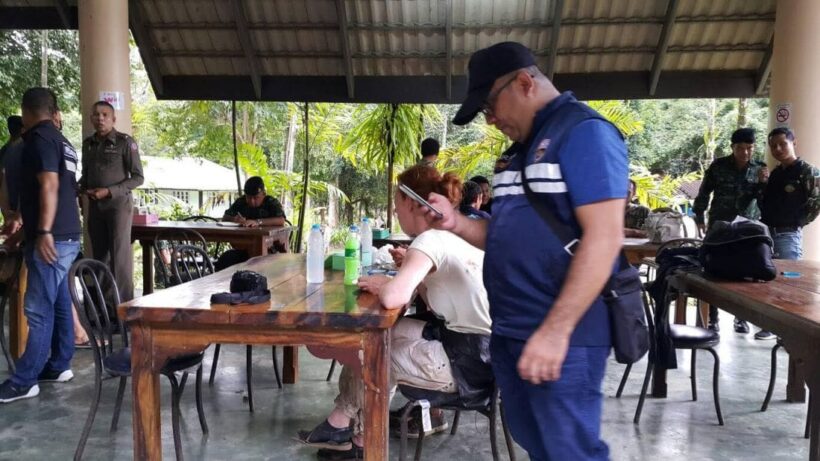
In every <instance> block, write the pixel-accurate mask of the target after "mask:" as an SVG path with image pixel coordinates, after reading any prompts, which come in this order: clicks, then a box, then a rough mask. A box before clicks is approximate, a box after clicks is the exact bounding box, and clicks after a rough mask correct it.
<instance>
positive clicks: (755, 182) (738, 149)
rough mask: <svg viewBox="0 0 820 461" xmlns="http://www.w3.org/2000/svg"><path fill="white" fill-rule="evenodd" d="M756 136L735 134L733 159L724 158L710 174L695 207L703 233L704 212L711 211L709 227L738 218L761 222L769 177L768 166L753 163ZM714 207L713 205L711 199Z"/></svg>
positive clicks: (744, 131)
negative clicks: (761, 197)
mask: <svg viewBox="0 0 820 461" xmlns="http://www.w3.org/2000/svg"><path fill="white" fill-rule="evenodd" d="M754 143H755V133H754V130H753V129H751V128H741V129H739V130H736V131H735V132H734V133H732V155H727V156H726V157H721V158H719V159H717V160H715V161H714V162H712V164H711V165H709V168H708V169H707V170H706V173H705V174H704V175H703V182H702V183H701V185H700V190H699V191H698V196H697V197H696V198H695V204H694V206H693V207H692V209H693V211H694V212H695V222H696V223H697V224H698V229H699V230H700V231H701V232H704V231H705V230H706V225H705V223H704V212H705V211H706V208H707V206H708V207H709V227H711V226H712V223H714V222H715V221H732V220H734V219H735V217H737V216H738V215H740V216H743V217H746V218H749V219H759V218H760V210H758V208H757V197H758V196H759V195H760V192H761V191H762V190H763V186H764V182H765V178H766V177H767V176H768V170H767V169H766V165H765V164H764V163H762V162H759V161H757V160H752V158H751V157H752V153H753V152H754ZM710 194H712V203H711V205H709V195H710Z"/></svg>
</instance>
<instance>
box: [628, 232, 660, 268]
mask: <svg viewBox="0 0 820 461" xmlns="http://www.w3.org/2000/svg"><path fill="white" fill-rule="evenodd" d="M660 246H661V244H660V243H652V242H650V241H649V239H638V238H625V239H624V246H623V249H624V253H625V254H626V259H627V261H629V264H632V265H636V264H640V263H641V261H642V260H643V259H644V258H654V257H655V254H656V253H657V252H658V248H660Z"/></svg>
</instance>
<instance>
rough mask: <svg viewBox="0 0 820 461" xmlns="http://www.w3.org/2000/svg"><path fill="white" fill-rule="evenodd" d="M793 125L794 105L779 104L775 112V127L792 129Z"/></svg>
mask: <svg viewBox="0 0 820 461" xmlns="http://www.w3.org/2000/svg"><path fill="white" fill-rule="evenodd" d="M791 125H792V103H790V102H784V103H783V104H778V105H777V106H776V107H775V111H774V126H775V127H776V128H781V127H785V128H790V127H791Z"/></svg>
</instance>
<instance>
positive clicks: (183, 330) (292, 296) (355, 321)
mask: <svg viewBox="0 0 820 461" xmlns="http://www.w3.org/2000/svg"><path fill="white" fill-rule="evenodd" d="M237 269H248V270H253V271H256V272H259V273H262V274H264V275H265V276H267V278H268V286H269V287H270V290H271V300H270V301H269V302H267V303H264V304H256V305H246V306H234V307H231V306H227V305H211V304H210V296H211V294H212V293H215V292H219V291H224V290H225V289H226V288H227V287H228V284H229V282H230V278H231V273H229V272H226V271H223V272H217V273H216V274H213V275H209V276H207V277H204V278H201V279H198V280H194V281H192V282H188V283H184V284H182V285H178V286H175V287H171V288H168V289H166V290H162V291H159V292H157V293H154V294H151V295H148V296H144V297H142V298H137V299H135V300H133V301H130V302H127V303H124V304H122V305H120V306H119V314H120V316H122V318H123V319H124V320H125V322H127V323H128V325H129V326H130V329H131V354H132V355H131V363H132V376H133V384H132V387H133V393H134V398H133V402H134V404H133V405H134V411H133V421H134V459H135V460H145V459H150V460H155V459H161V457H162V446H161V443H162V442H161V431H160V392H159V371H160V369H161V368H162V366H163V365H164V364H165V362H166V360H168V358H169V357H173V356H175V355H178V354H181V353H185V352H195V351H201V350H203V349H204V348H205V347H207V346H208V344H210V343H236V344H246V343H253V344H306V345H316V346H332V347H346V348H356V349H362V350H363V351H364V357H363V361H362V365H363V367H362V368H363V375H364V383H365V396H364V408H363V411H362V413H363V417H364V427H366V428H367V430H366V431H365V440H364V443H365V459H367V460H379V461H381V460H386V459H388V458H387V429H388V423H387V421H388V416H387V410H388V398H389V395H390V392H389V389H388V381H387V374H388V372H389V366H390V335H389V331H390V330H389V329H390V328H391V327H392V326H393V324H395V323H396V321H397V320H398V319H399V318H400V316H401V315H402V310H401V309H392V310H387V309H384V308H383V307H382V306H381V304H380V303H379V300H378V298H377V297H376V296H374V295H371V294H369V293H362V294H358V293H357V289H356V287H347V286H345V285H343V283H342V279H343V274H342V272H332V271H325V283H324V284H312V285H308V284H307V283H306V281H305V260H304V256H303V255H298V254H280V255H269V256H261V257H257V258H253V259H251V260H250V261H248V262H246V263H243V264H241V265H238V266H237ZM327 403H328V406H330V405H331V402H330V401H328V402H327Z"/></svg>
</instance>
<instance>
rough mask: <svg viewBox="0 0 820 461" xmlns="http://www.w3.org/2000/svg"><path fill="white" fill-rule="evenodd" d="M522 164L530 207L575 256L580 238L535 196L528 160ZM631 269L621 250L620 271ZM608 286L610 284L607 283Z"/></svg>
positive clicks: (524, 185) (619, 258) (525, 190)
mask: <svg viewBox="0 0 820 461" xmlns="http://www.w3.org/2000/svg"><path fill="white" fill-rule="evenodd" d="M524 160H525V161H524V162H522V165H521V186H522V187H524V193H525V194H526V196H527V200H528V201H529V202H530V205H532V207H533V208H534V209H535V211H536V212H537V213H538V214H539V215H540V216H541V219H543V220H544V222H546V223H547V225H548V226H549V227H550V229H552V232H553V233H554V234H555V236H556V237H558V239H559V240H561V243H563V244H564V250H565V251H566V252H567V253H569V254H570V255H571V256H574V255H575V249H576V247H577V246H578V238H579V237H580V236H576V235H575V231H574V229H572V228H571V227H570V226H569V225H568V224H565V223H563V222H561V221H559V220H558V218H557V217H556V216H555V214H554V213H552V212H551V211H550V210H549V208H548V207H547V206H546V205H545V204H544V203H543V202H542V201H540V200H538V198H537V197H536V196H535V192H534V191H533V190H532V188H530V185H529V182H528V181H527V173H526V170H527V165H526V159H524ZM627 267H629V261H628V260H627V259H626V254H624V251H623V249H621V252H620V255H619V256H618V270H619V271H621V270H624V269H626V268H627ZM607 285H608V283H607Z"/></svg>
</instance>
